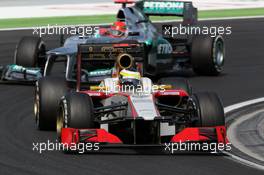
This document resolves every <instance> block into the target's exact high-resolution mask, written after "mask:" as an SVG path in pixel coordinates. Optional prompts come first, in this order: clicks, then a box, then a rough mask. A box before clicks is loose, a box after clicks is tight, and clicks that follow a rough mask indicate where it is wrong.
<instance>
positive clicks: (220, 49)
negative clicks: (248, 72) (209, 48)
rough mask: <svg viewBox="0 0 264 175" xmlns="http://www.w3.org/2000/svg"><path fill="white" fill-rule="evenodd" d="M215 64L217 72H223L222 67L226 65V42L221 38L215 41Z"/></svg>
mask: <svg viewBox="0 0 264 175" xmlns="http://www.w3.org/2000/svg"><path fill="white" fill-rule="evenodd" d="M214 64H215V68H216V69H217V71H219V72H220V71H222V67H223V65H224V42H223V40H222V38H221V37H218V38H216V39H215V43H214Z"/></svg>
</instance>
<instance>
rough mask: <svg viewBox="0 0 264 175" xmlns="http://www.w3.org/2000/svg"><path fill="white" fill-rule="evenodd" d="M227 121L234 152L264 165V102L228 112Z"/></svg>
mask: <svg viewBox="0 0 264 175" xmlns="http://www.w3.org/2000/svg"><path fill="white" fill-rule="evenodd" d="M226 123H227V125H228V133H227V134H228V138H229V140H230V141H231V143H232V144H233V148H232V153H233V154H235V155H238V156H239V157H241V158H243V159H245V160H249V161H251V162H254V163H257V164H260V165H264V103H257V104H254V105H249V106H247V107H244V108H243V109H240V110H237V111H236V110H234V111H233V112H230V113H228V118H227V120H226Z"/></svg>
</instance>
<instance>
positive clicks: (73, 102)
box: [57, 92, 96, 139]
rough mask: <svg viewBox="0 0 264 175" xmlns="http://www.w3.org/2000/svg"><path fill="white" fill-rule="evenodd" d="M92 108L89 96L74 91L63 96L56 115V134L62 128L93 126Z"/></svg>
mask: <svg viewBox="0 0 264 175" xmlns="http://www.w3.org/2000/svg"><path fill="white" fill-rule="evenodd" d="M95 127H96V126H95V122H94V108H93V101H92V99H91V97H90V96H89V95H87V94H81V93H76V92H71V93H68V94H67V95H66V96H63V97H62V99H61V102H60V107H59V111H58V115H57V135H58V138H59V139H60V135H61V129H62V128H76V129H82V128H95Z"/></svg>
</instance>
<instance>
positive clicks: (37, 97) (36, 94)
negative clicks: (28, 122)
mask: <svg viewBox="0 0 264 175" xmlns="http://www.w3.org/2000/svg"><path fill="white" fill-rule="evenodd" d="M34 115H35V120H36V123H37V126H39V88H38V85H36V92H35V100H34Z"/></svg>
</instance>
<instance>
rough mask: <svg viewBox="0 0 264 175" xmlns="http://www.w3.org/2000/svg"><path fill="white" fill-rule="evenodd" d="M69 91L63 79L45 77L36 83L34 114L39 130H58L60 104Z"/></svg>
mask: <svg viewBox="0 0 264 175" xmlns="http://www.w3.org/2000/svg"><path fill="white" fill-rule="evenodd" d="M67 91H68V87H67V83H66V81H65V80H64V79H62V78H57V77H44V78H42V79H40V80H39V81H38V82H37V83H36V87H35V102H34V113H35V119H36V124H37V127H38V129H39V130H56V118H57V111H58V108H59V102H60V99H61V97H62V96H64V95H65V94H66V93H67Z"/></svg>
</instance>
